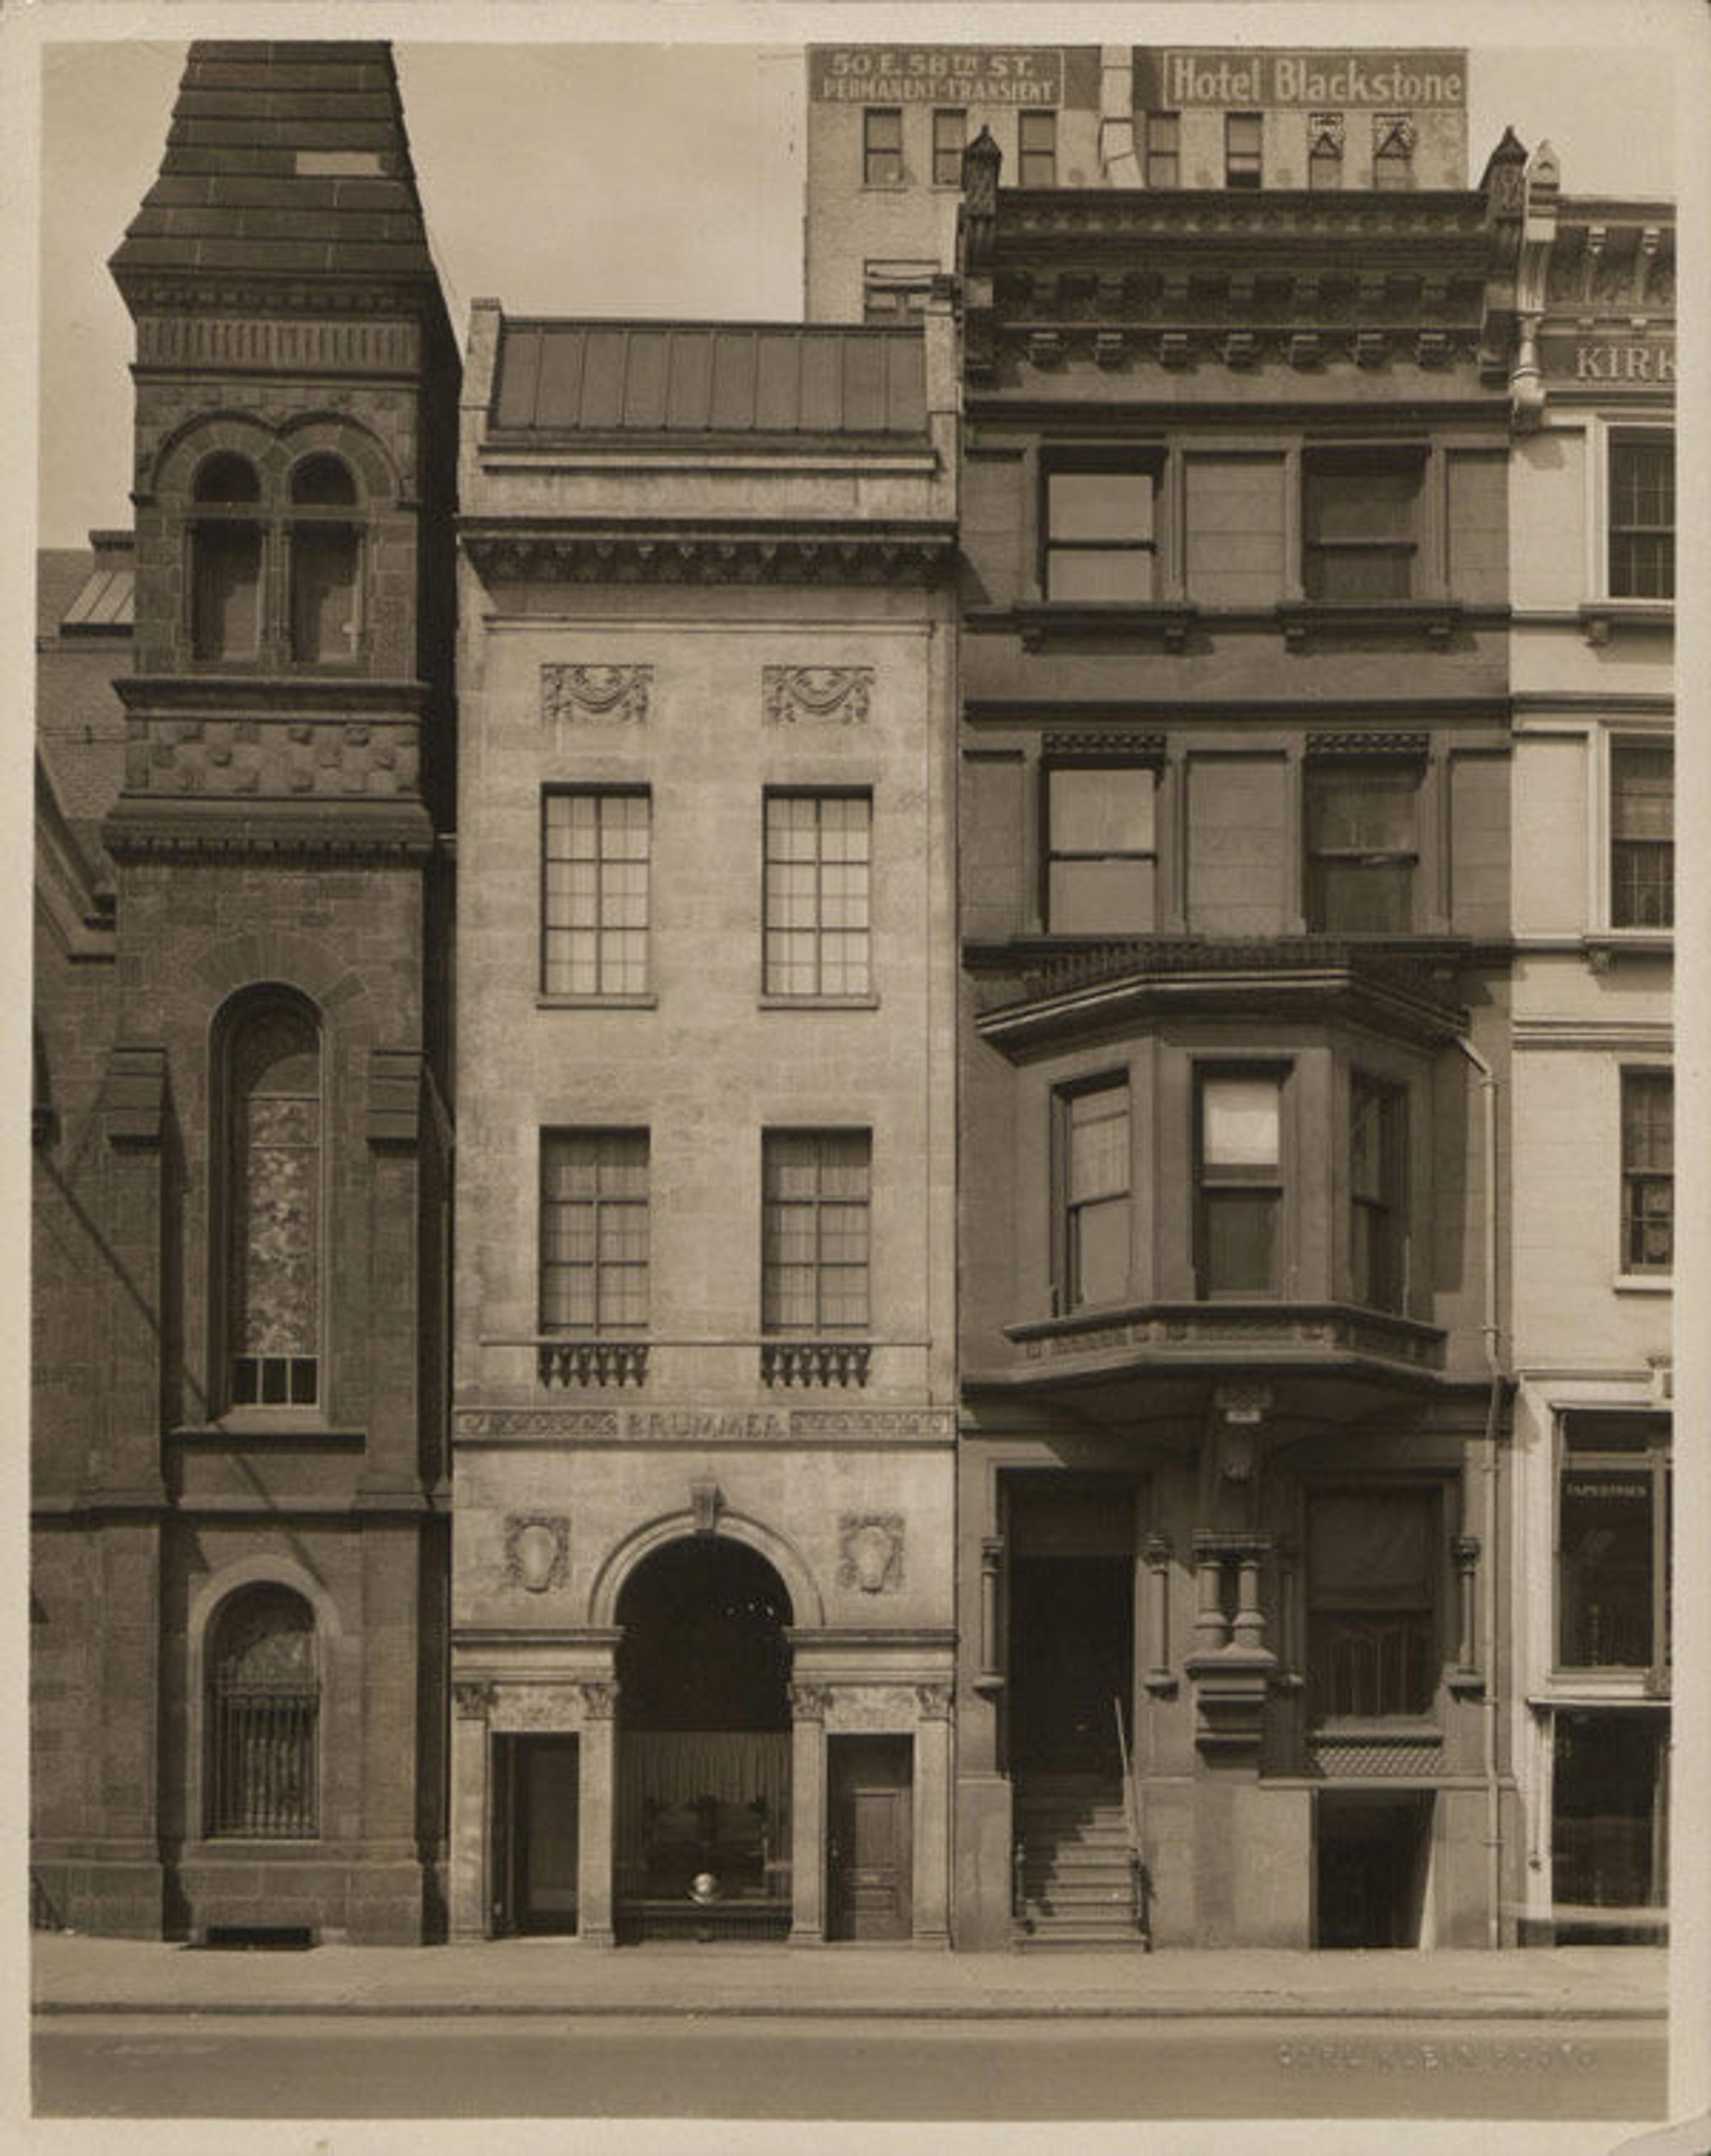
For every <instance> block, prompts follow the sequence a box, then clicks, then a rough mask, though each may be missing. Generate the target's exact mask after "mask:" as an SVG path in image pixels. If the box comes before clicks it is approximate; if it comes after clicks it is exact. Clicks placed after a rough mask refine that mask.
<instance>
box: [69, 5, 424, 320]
mask: <svg viewBox="0 0 1711 2156" xmlns="http://www.w3.org/2000/svg"><path fill="white" fill-rule="evenodd" d="M111 268H112V270H113V274H114V275H115V278H116V279H117V280H118V282H119V285H120V290H122V291H124V292H125V294H126V297H127V299H131V297H132V295H133V293H134V292H136V291H137V290H139V289H143V288H148V287H151V286H152V285H154V284H155V282H156V280H159V279H162V278H170V279H174V280H177V279H178V278H181V277H183V276H185V275H202V276H206V275H208V274H209V273H213V274H214V275H218V276H221V277H222V278H228V277H230V276H231V275H233V274H234V273H235V274H238V275H242V276H243V277H244V278H245V279H246V280H248V279H254V278H258V277H261V278H287V279H289V280H294V281H296V280H303V279H305V278H326V277H330V278H335V279H340V280H361V281H362V282H364V283H366V284H368V285H374V284H377V283H386V282H389V281H392V280H399V279H403V280H410V281H412V282H415V281H418V280H423V281H430V282H432V281H434V269H433V260H432V258H431V257H430V254H429V252H428V235H427V231H426V228H425V227H424V224H423V215H422V204H421V201H420V199H419V198H418V194H417V191H416V176H415V173H414V172H413V170H412V167H411V162H410V149H409V143H408V140H407V136H406V135H405V131H404V118H403V110H402V105H401V104H400V102H399V97H398V85H397V75H396V73H395V71H394V69H393V64H392V51H391V49H390V47H388V46H387V45H385V44H344V43H336V44H330V43H313V42H304V41H299V40H295V39H294V40H292V41H290V42H288V43H279V44H269V43H263V42H250V41H248V40H243V41H233V42H228V41H224V40H201V41H198V42H197V43H195V44H192V46H191V48H190V54H189V58H188V59H187V62H186V64H185V69H184V75H183V79H182V82H181V84H180V86H179V91H178V100H177V105H175V106H174V108H173V113H172V127H171V131H170V132H169V133H168V136H167V138H166V154H165V157H164V158H163V159H162V162H161V170H160V176H159V177H158V178H157V179H156V181H155V182H154V185H153V186H152V187H151V188H150V189H149V192H148V193H147V194H146V196H145V198H144V199H143V204H142V207H141V209H140V210H139V211H138V213H137V214H136V217H135V218H133V219H132V221H131V225H130V228H129V229H128V230H127V232H126V236H125V239H124V241H123V242H122V244H120V248H119V249H118V251H117V253H116V254H115V255H114V256H113V258H112V262H111Z"/></svg>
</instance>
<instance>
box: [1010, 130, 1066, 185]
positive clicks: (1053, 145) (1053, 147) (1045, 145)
mask: <svg viewBox="0 0 1711 2156" xmlns="http://www.w3.org/2000/svg"><path fill="white" fill-rule="evenodd" d="M1018 121H1019V124H1018V126H1017V159H1016V167H1017V173H1016V176H1017V183H1018V184H1019V185H1020V186H1022V187H1056V186H1057V184H1058V115H1057V114H1056V113H1055V112H1024V113H1022V114H1020V115H1018Z"/></svg>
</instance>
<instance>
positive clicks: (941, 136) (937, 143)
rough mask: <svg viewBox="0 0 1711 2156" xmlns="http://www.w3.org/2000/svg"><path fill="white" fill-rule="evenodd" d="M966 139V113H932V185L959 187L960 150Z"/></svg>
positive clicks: (961, 150) (960, 174) (960, 178)
mask: <svg viewBox="0 0 1711 2156" xmlns="http://www.w3.org/2000/svg"><path fill="white" fill-rule="evenodd" d="M967 141H968V115H967V113H966V112H961V111H955V110H952V111H935V113H934V115H933V185H934V186H935V187H961V185H962V152H963V148H964V146H965V144H966V142H967Z"/></svg>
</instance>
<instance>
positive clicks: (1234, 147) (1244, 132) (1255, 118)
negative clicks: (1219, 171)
mask: <svg viewBox="0 0 1711 2156" xmlns="http://www.w3.org/2000/svg"><path fill="white" fill-rule="evenodd" d="M1264 130H1265V121H1264V120H1263V117H1262V116H1261V115H1260V114H1258V112H1227V113H1226V114H1225V115H1224V185H1225V186H1226V187H1258V185H1259V182H1260V170H1261V159H1262V156H1263V148H1264Z"/></svg>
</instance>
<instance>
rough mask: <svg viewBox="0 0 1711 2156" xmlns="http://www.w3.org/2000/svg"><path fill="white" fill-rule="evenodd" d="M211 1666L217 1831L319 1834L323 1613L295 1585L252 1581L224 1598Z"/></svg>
mask: <svg viewBox="0 0 1711 2156" xmlns="http://www.w3.org/2000/svg"><path fill="white" fill-rule="evenodd" d="M207 1672H208V1674H207V1701H206V1709H205V1720H204V1729H205V1741H206V1743H207V1766H206V1769H205V1773H204V1776H203V1783H204V1790H205V1804H206V1811H207V1832H208V1834H209V1835H211V1836H215V1837H225V1836H230V1837H233V1838H235V1839H240V1840H245V1841H252V1840H254V1841H304V1840H312V1839H313V1838H314V1836H315V1834H316V1832H317V1825H316V1811H317V1807H316V1803H315V1790H316V1782H317V1773H316V1761H315V1743H316V1737H317V1733H318V1732H317V1724H318V1722H319V1721H320V1679H319V1676H318V1675H317V1672H316V1660H315V1614H314V1612H313V1611H312V1610H311V1609H310V1606H309V1604H307V1603H306V1602H305V1600H304V1599H303V1598H302V1596H301V1595H300V1594H293V1593H292V1592H291V1591H290V1589H289V1588H284V1587H274V1586H265V1587H251V1588H246V1589H243V1591H242V1592H241V1593H239V1594H234V1595H233V1596H232V1597H231V1598H230V1599H229V1600H228V1601H227V1602H225V1603H223V1604H222V1605H221V1607H220V1609H219V1611H218V1614H217V1616H216V1618H215V1620H214V1623H213V1625H212V1626H211V1627H210V1630H209V1635H208V1642H207Z"/></svg>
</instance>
